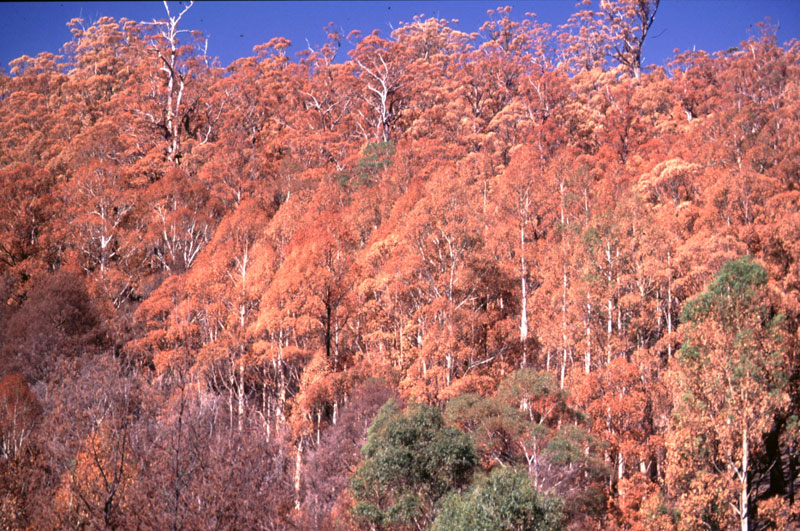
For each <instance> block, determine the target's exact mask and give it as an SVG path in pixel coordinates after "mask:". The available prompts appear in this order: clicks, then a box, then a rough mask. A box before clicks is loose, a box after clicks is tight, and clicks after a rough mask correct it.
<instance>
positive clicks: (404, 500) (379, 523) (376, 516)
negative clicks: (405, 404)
mask: <svg viewBox="0 0 800 531" xmlns="http://www.w3.org/2000/svg"><path fill="white" fill-rule="evenodd" d="M361 453H362V456H363V461H362V463H361V465H360V466H359V467H358V469H357V470H356V472H355V475H354V476H353V479H352V482H351V488H352V494H353V498H354V500H355V502H356V505H355V507H354V510H353V513H354V516H355V518H356V519H357V520H359V521H360V522H362V523H364V524H367V525H370V526H372V527H373V528H400V529H402V528H405V527H421V526H425V525H428V524H429V523H430V522H431V521H432V520H433V519H434V517H435V516H436V511H437V502H438V501H439V500H440V499H441V498H442V497H443V496H444V495H445V494H447V493H448V492H449V491H451V490H453V489H458V488H461V487H462V486H464V485H466V484H467V483H468V482H469V480H470V479H471V477H472V472H473V470H474V468H475V467H476V465H477V463H478V460H477V457H476V456H475V450H474V449H473V447H472V442H471V441H470V439H469V437H468V436H467V435H465V434H464V433H462V432H461V431H459V430H458V429H457V428H454V427H452V426H447V425H445V422H444V418H443V417H442V414H441V412H440V411H439V410H438V409H437V408H435V407H433V406H426V405H412V406H410V407H409V408H408V411H407V412H406V413H403V411H402V410H401V409H400V408H399V406H398V405H397V403H395V402H394V401H393V400H390V401H389V402H387V403H386V405H384V406H383V407H382V408H381V410H380V411H379V412H378V416H377V418H376V419H375V421H374V422H373V424H372V426H370V428H369V431H368V432H367V442H366V443H365V444H364V447H363V448H362V450H361Z"/></svg>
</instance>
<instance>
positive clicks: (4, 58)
mask: <svg viewBox="0 0 800 531" xmlns="http://www.w3.org/2000/svg"><path fill="white" fill-rule="evenodd" d="M506 4H508V5H511V6H513V7H514V10H513V12H512V16H513V17H515V18H521V17H522V16H523V15H524V13H525V12H534V13H536V14H537V15H538V17H539V20H540V21H542V22H547V23H550V24H552V25H553V26H557V25H559V24H563V23H564V22H566V20H567V18H568V17H569V15H570V14H571V13H572V12H574V11H575V10H577V9H576V8H575V2H574V1H573V0H529V1H525V2H519V1H518V2H513V1H505V2H504V1H503V0H499V1H494V2H485V1H469V0H466V1H456V0H453V1H447V2H441V1H439V2H418V1H399V2H398V1H357V2H355V1H354V2H342V1H340V2H319V1H306V2H212V1H197V2H195V4H194V6H193V7H192V8H191V9H190V10H189V12H188V13H187V15H186V17H185V18H184V21H183V27H184V28H185V29H199V30H202V31H203V32H204V33H205V34H206V35H208V36H209V48H208V51H209V54H210V55H212V56H216V57H219V58H220V61H221V62H222V64H223V65H227V64H229V63H230V62H232V61H233V60H235V59H238V58H240V57H246V56H249V55H253V51H252V50H253V46H255V45H258V44H262V43H265V42H267V41H269V40H270V39H271V38H272V37H286V38H288V39H289V40H291V41H292V44H293V47H292V50H293V51H297V50H300V49H302V48H305V47H306V40H308V41H309V42H310V43H311V44H321V43H322V42H323V41H324V38H325V36H324V33H323V31H322V28H323V26H325V24H327V23H328V22H331V21H332V22H334V23H335V24H336V26H337V27H340V28H342V29H343V30H344V31H343V32H344V34H345V35H346V34H347V33H349V32H350V31H351V30H354V29H358V30H361V31H362V32H365V33H367V32H370V31H372V30H373V29H379V30H381V31H382V32H383V34H384V35H387V36H388V34H389V33H391V30H392V27H397V25H398V23H399V22H400V21H406V22H407V21H411V20H412V19H413V17H414V15H415V14H424V15H425V16H426V17H427V16H435V17H437V18H445V19H448V20H449V19H454V18H455V19H458V20H459V23H458V24H456V25H455V28H456V29H459V30H461V31H465V32H473V31H477V30H478V28H479V26H480V25H481V24H482V23H483V22H484V21H485V20H486V19H487V15H486V11H487V9H492V8H496V7H498V6H501V5H506ZM170 6H171V7H170V8H171V9H172V11H173V13H176V12H179V11H180V9H181V6H180V5H179V2H170ZM106 15H107V16H111V17H114V18H115V19H120V18H123V17H125V18H129V19H132V20H137V21H151V20H153V19H154V18H156V19H158V18H163V17H164V15H165V11H164V6H163V4H162V3H161V2H26V3H23V2H0V66H2V67H4V68H5V69H6V70H8V62H9V61H10V60H12V59H15V58H17V57H20V56H21V55H23V54H26V55H30V56H35V55H36V54H38V53H39V52H42V51H49V52H54V53H57V52H58V51H59V49H60V48H61V46H62V45H63V44H64V43H65V42H67V41H69V40H70V38H71V34H70V33H69V31H68V29H67V26H66V23H67V22H68V21H69V20H70V19H72V18H74V17H82V18H83V19H84V20H85V21H86V23H87V24H88V23H91V22H93V21H95V20H97V19H98V18H100V17H101V16H106ZM765 17H770V18H771V19H772V21H773V22H774V23H778V24H779V26H780V29H779V32H778V40H779V42H781V43H783V42H787V41H789V40H791V39H794V38H800V0H662V2H661V6H660V7H659V11H658V14H657V15H656V22H655V24H654V26H653V29H652V32H651V36H650V37H648V41H647V42H646V44H645V50H644V62H645V63H646V64H663V63H664V62H665V61H666V60H668V59H669V58H670V57H671V56H672V55H673V50H674V49H675V48H678V49H680V50H689V49H692V48H693V47H694V48H696V49H698V50H701V49H702V50H706V51H709V52H714V51H717V50H724V49H728V48H730V47H732V46H736V45H738V44H739V42H741V41H742V40H744V39H746V38H747V36H748V33H747V31H748V28H750V27H751V26H752V25H753V24H756V23H758V22H760V21H763V20H764V19H765Z"/></svg>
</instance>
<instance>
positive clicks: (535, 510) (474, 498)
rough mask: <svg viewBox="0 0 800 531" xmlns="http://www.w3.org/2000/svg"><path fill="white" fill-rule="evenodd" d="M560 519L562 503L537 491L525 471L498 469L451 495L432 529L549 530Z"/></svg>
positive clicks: (560, 524)
mask: <svg viewBox="0 0 800 531" xmlns="http://www.w3.org/2000/svg"><path fill="white" fill-rule="evenodd" d="M563 520H564V514H563V512H562V502H561V500H559V499H557V498H554V497H551V496H545V495H542V494H540V493H538V492H536V491H535V490H534V489H533V488H532V486H531V484H530V482H529V481H528V478H527V475H526V474H525V473H524V472H522V471H517V470H514V469H511V468H499V469H495V470H493V471H492V473H491V475H489V476H488V477H485V478H483V479H481V480H480V481H478V482H476V484H475V485H474V486H473V487H472V488H471V489H470V490H469V491H468V492H460V493H454V494H451V495H450V496H449V497H448V498H447V499H446V501H445V502H444V504H443V507H442V512H441V513H440V514H439V516H438V517H437V518H436V520H435V521H434V523H433V527H432V529H434V530H435V531H439V530H442V531H444V530H448V531H449V530H461V529H463V530H486V531H494V530H506V529H507V530H550V529H561V527H562V522H563Z"/></svg>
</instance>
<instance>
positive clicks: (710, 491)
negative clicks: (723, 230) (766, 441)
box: [667, 257, 787, 531]
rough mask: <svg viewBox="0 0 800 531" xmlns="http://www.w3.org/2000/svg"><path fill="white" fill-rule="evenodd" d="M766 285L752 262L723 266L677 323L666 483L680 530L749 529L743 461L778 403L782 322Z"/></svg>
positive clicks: (781, 396) (747, 471)
mask: <svg viewBox="0 0 800 531" xmlns="http://www.w3.org/2000/svg"><path fill="white" fill-rule="evenodd" d="M766 284H767V272H766V270H765V269H764V268H763V267H762V266H761V265H759V264H757V263H756V262H754V261H753V260H752V258H751V257H745V258H741V259H739V260H735V261H729V262H728V263H726V264H725V265H724V266H723V267H722V269H721V270H720V271H719V273H718V274H717V276H716V278H715V279H714V281H713V282H711V284H710V285H709V287H708V289H706V291H705V292H704V293H701V294H700V295H697V296H696V297H694V298H692V299H690V300H689V301H688V302H687V303H686V305H685V306H684V308H683V312H682V314H681V320H682V321H683V322H684V323H685V325H684V326H683V334H684V338H685V339H684V344H683V347H682V348H681V351H680V353H679V355H678V356H677V365H676V367H675V368H674V385H675V396H676V397H677V404H676V411H675V415H674V421H673V423H674V424H673V429H672V431H671V433H670V436H669V439H668V441H667V448H668V451H669V453H670V455H669V456H668V458H669V462H670V465H669V470H668V472H667V474H668V481H670V482H671V486H672V488H673V490H675V491H676V492H677V493H680V496H681V514H682V525H684V526H686V527H687V528H696V527H700V526H701V525H702V524H705V525H709V526H711V527H714V526H717V527H732V526H734V525H736V524H738V525H739V526H740V527H741V529H742V531H747V530H748V529H749V527H748V526H749V523H748V521H749V518H750V512H751V511H750V497H751V495H752V488H751V476H752V470H751V455H752V454H753V452H754V451H755V450H756V449H757V447H758V445H759V444H760V443H761V441H762V436H763V434H764V433H766V432H767V431H768V430H769V429H770V427H771V426H772V424H773V418H774V415H775V414H776V413H777V412H778V411H779V410H780V408H782V407H783V405H784V404H785V403H786V401H787V398H786V394H785V393H784V389H785V386H786V382H787V377H786V371H785V366H784V357H783V352H782V348H781V345H782V341H781V340H782V337H781V326H780V325H781V321H782V319H783V317H782V316H781V315H777V316H775V315H773V312H772V309H771V305H770V303H769V296H768V293H767V286H766Z"/></svg>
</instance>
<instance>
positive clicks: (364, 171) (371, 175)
mask: <svg viewBox="0 0 800 531" xmlns="http://www.w3.org/2000/svg"><path fill="white" fill-rule="evenodd" d="M395 150H396V149H395V145H394V142H392V141H391V140H389V141H387V142H371V143H369V144H367V145H366V146H364V149H362V150H361V159H360V160H359V161H358V164H356V167H355V168H354V169H353V171H352V172H351V173H340V174H339V175H338V177H337V178H338V181H339V184H340V185H341V186H353V187H359V186H370V185H371V184H373V183H374V182H375V181H376V178H377V176H378V174H379V173H380V172H382V171H383V170H385V169H386V168H388V167H389V166H391V165H392V157H394V153H395Z"/></svg>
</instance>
